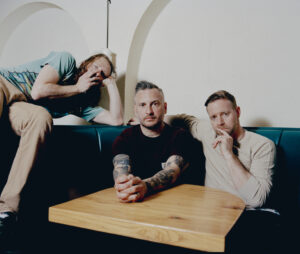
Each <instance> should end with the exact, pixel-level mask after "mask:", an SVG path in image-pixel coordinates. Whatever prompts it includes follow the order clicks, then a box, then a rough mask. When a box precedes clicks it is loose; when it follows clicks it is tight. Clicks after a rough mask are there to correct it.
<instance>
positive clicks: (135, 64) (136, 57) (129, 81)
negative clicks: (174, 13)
mask: <svg viewBox="0 0 300 254" xmlns="http://www.w3.org/2000/svg"><path fill="white" fill-rule="evenodd" d="M170 1H171V0H153V1H152V2H151V3H150V4H149V6H148V8H147V9H146V11H145V12H144V14H143V16H142V18H141V19H140V22H139V23H138V25H137V27H136V30H135V32H134V35H133V39H132V42H131V46H130V49H129V54H128V61H127V69H126V78H125V88H126V89H125V121H127V120H126V119H129V118H130V117H131V116H132V114H133V94H134V86H135V85H136V82H137V75H138V71H139V66H140V60H141V55H142V52H143V48H144V44H145V41H146V39H147V36H148V34H149V31H150V29H151V27H152V25H153V24H154V22H155V20H156V19H157V17H158V16H159V15H160V13H161V12H162V10H163V9H164V8H165V7H166V6H167V5H168V4H169V3H170Z"/></svg>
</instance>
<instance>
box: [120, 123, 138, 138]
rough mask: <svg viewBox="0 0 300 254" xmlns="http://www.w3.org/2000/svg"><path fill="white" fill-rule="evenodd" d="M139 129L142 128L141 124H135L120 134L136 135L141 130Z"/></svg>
mask: <svg viewBox="0 0 300 254" xmlns="http://www.w3.org/2000/svg"><path fill="white" fill-rule="evenodd" d="M139 130H140V125H134V126H131V127H128V128H126V129H125V130H123V131H122V132H121V134H120V136H133V135H136V134H137V133H138V132H139Z"/></svg>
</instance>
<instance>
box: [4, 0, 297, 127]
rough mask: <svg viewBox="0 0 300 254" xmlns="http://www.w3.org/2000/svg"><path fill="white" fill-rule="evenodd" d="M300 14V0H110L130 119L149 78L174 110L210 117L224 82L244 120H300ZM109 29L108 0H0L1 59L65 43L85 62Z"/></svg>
mask: <svg viewBox="0 0 300 254" xmlns="http://www.w3.org/2000/svg"><path fill="white" fill-rule="evenodd" d="M299 13H300V1H298V0H243V1H242V0H226V1H223V0H153V1H151V0H112V4H111V6H110V37H109V47H110V49H111V50H112V51H113V52H115V53H116V54H117V62H116V63H117V70H118V73H119V79H118V87H119V89H120V91H121V93H122V97H123V99H124V100H125V101H124V104H125V113H126V120H127V119H128V118H129V117H130V116H131V115H132V106H133V89H134V86H135V84H136V81H138V80H141V79H146V80H149V81H152V82H154V83H156V84H157V85H159V86H161V87H162V88H163V89H164V91H165V95H166V100H167V102H168V109H169V113H170V114H175V113H182V112H186V113H189V114H193V115H197V116H206V113H205V110H204V107H203V104H204V101H205V99H206V98H207V97H208V96H209V95H210V94H211V93H212V92H214V91H215V90H218V89H226V90H228V91H230V92H232V93H233V94H234V95H235V96H236V98H237V102H238V104H239V105H240V106H241V107H242V118H241V121H242V124H243V125H247V126H282V127H300V117H299V116H298V108H300V100H298V99H297V95H298V94H299V93H300V86H299V83H300V78H299V74H298V73H299V71H298V70H299V66H300V65H299V62H300V51H299V49H298V48H299V45H300V32H299V24H300V15H299ZM105 29H106V1H105V0H88V1H81V0H64V1H62V0H52V1H46V2H40V1H28V0H1V1H0V34H1V36H0V66H3V65H12V64H17V63H23V62H25V61H27V60H29V59H34V58H36V57H40V56H43V55H45V54H46V53H47V52H48V51H50V50H65V49H67V50H68V51H70V52H71V53H73V54H74V56H75V57H76V59H77V60H78V62H79V61H81V60H83V58H85V57H86V56H87V55H89V54H91V53H93V52H95V51H96V50H99V49H102V48H105V46H106V30H105ZM104 96H105V95H104ZM124 97H125V98H124ZM107 103H108V102H107V100H105V99H104V100H103V105H104V106H106V105H107Z"/></svg>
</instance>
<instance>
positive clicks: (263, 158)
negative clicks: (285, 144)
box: [238, 140, 276, 207]
mask: <svg viewBox="0 0 300 254" xmlns="http://www.w3.org/2000/svg"><path fill="white" fill-rule="evenodd" d="M275 159H276V148H275V145H274V143H273V142H272V141H271V140H268V141H267V142H265V143H263V144H262V145H261V146H260V147H259V148H258V149H257V150H256V151H254V153H253V159H252V162H251V167H250V170H249V171H250V173H251V177H250V178H249V179H248V181H247V182H246V183H245V184H244V186H242V187H241V188H240V189H239V190H238V192H239V194H240V196H241V198H242V199H243V200H244V201H245V203H246V204H247V206H248V207H260V206H262V205H263V204H264V203H265V201H266V199H267V196H268V194H269V193H270V189H271V187H272V174H273V169H274V167H275Z"/></svg>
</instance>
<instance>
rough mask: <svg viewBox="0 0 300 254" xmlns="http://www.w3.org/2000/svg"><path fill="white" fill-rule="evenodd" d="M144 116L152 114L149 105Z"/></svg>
mask: <svg viewBox="0 0 300 254" xmlns="http://www.w3.org/2000/svg"><path fill="white" fill-rule="evenodd" d="M146 114H147V115H152V114H153V109H152V106H151V105H148V106H147V108H146Z"/></svg>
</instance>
